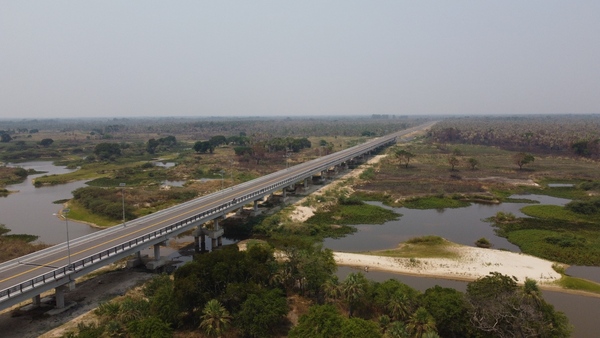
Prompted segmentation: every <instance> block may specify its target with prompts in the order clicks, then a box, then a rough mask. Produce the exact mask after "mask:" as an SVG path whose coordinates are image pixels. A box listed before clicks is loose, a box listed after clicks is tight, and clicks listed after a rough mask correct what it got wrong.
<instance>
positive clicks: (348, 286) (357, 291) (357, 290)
mask: <svg viewBox="0 0 600 338" xmlns="http://www.w3.org/2000/svg"><path fill="white" fill-rule="evenodd" d="M368 285H369V282H368V280H367V278H366V277H365V275H363V274H362V273H360V272H359V273H351V274H349V275H348V277H346V280H344V282H343V283H342V295H343V296H344V299H345V300H346V302H347V303H348V315H349V316H350V317H352V314H353V313H354V309H355V307H356V306H357V305H358V304H359V303H360V301H361V300H362V298H363V296H364V295H365V293H366V292H367V287H368Z"/></svg>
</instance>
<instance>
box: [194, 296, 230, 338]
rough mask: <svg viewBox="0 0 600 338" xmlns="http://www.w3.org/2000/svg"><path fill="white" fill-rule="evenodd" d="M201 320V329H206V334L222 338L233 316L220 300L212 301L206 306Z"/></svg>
mask: <svg viewBox="0 0 600 338" xmlns="http://www.w3.org/2000/svg"><path fill="white" fill-rule="evenodd" d="M201 319H202V322H201V323H200V328H201V329H204V330H205V332H206V334H208V335H210V336H214V337H220V336H221V334H222V333H223V332H224V331H226V330H227V327H229V322H230V321H231V316H230V315H229V312H228V311H227V309H225V307H223V305H221V303H220V302H219V301H218V300H216V299H211V300H209V301H208V302H207V303H206V305H205V306H204V310H202V317H201Z"/></svg>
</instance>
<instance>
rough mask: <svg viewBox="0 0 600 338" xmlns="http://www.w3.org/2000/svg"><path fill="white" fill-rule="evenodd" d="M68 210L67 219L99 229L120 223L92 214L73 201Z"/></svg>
mask: <svg viewBox="0 0 600 338" xmlns="http://www.w3.org/2000/svg"><path fill="white" fill-rule="evenodd" d="M69 209H70V210H71V211H69V215H68V217H69V219H72V220H77V221H81V222H86V223H93V224H95V225H97V226H100V227H110V226H113V225H116V224H119V223H121V222H117V221H114V220H112V219H109V218H106V217H102V216H100V215H97V214H93V213H91V212H89V211H88V210H86V209H85V208H83V207H82V206H80V205H78V204H77V203H76V202H73V201H71V202H69Z"/></svg>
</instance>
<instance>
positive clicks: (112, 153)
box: [94, 143, 121, 160]
mask: <svg viewBox="0 0 600 338" xmlns="http://www.w3.org/2000/svg"><path fill="white" fill-rule="evenodd" d="M94 154H96V155H97V156H98V158H99V159H101V160H108V159H112V158H114V157H116V156H121V146H120V145H119V144H118V143H99V144H97V145H96V147H95V148H94Z"/></svg>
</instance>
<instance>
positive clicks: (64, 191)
mask: <svg viewBox="0 0 600 338" xmlns="http://www.w3.org/2000/svg"><path fill="white" fill-rule="evenodd" d="M14 166H19V167H22V168H25V169H35V170H37V171H44V172H46V173H44V174H37V175H31V176H28V177H27V179H26V180H25V181H24V182H23V183H19V184H13V185H9V186H7V187H6V189H8V190H10V191H18V192H16V193H12V194H9V195H8V196H7V197H3V198H0V223H1V224H4V225H6V227H7V228H9V229H11V230H12V232H11V233H13V234H31V235H36V236H39V238H38V242H42V243H46V244H57V243H62V242H65V241H66V240H67V238H66V222H65V221H64V220H62V219H59V218H57V217H56V216H53V214H55V213H58V212H59V211H60V209H61V205H59V204H54V203H52V202H54V201H56V200H61V199H69V198H72V197H73V195H72V194H71V191H73V190H75V189H77V188H81V187H83V186H85V184H84V182H82V181H80V182H72V183H68V184H61V185H56V186H50V187H40V188H36V187H34V186H33V184H32V179H33V178H35V177H39V176H42V175H52V174H63V173H68V172H71V171H72V170H69V169H66V168H64V167H57V166H54V165H52V163H51V162H42V161H36V162H25V163H19V164H18V165H14ZM94 231H96V230H95V229H94V228H92V227H90V226H88V225H87V224H81V223H77V222H74V221H70V220H69V238H70V239H73V238H77V237H81V236H83V235H86V234H89V233H92V232H94Z"/></svg>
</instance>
